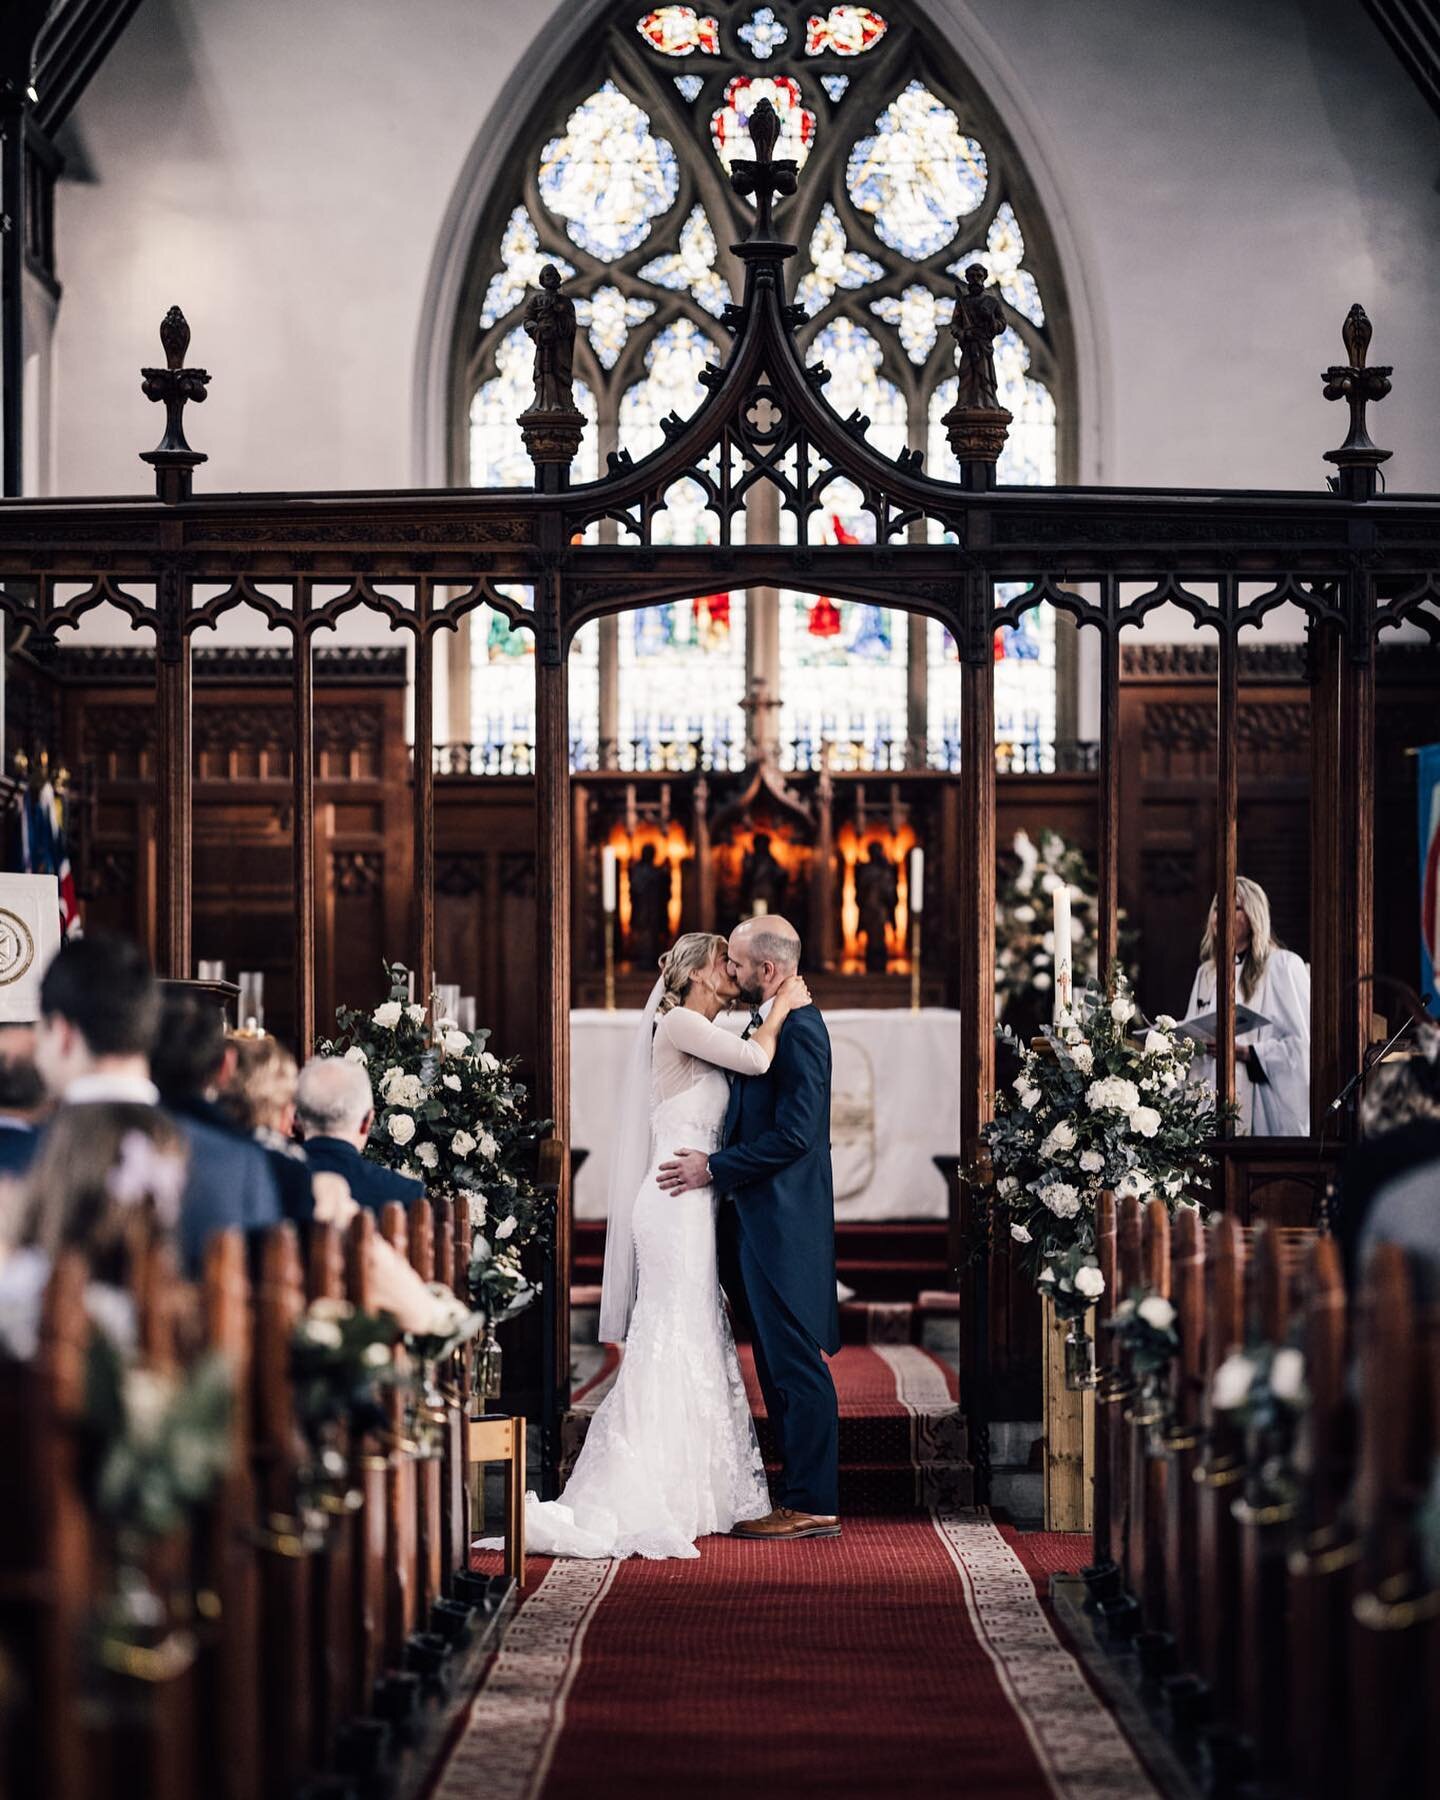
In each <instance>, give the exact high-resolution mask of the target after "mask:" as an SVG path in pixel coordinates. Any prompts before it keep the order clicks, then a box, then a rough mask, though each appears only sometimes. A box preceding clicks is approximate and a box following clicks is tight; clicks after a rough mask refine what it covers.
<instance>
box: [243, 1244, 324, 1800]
mask: <svg viewBox="0 0 1440 1800" xmlns="http://www.w3.org/2000/svg"><path fill="white" fill-rule="evenodd" d="M304 1306H305V1295H304V1287H303V1282H302V1276H301V1267H300V1248H299V1244H298V1242H297V1239H296V1236H295V1228H294V1226H293V1225H288V1224H286V1225H274V1226H272V1227H271V1228H270V1229H269V1230H268V1231H267V1232H266V1233H265V1236H264V1239H263V1242H262V1246H261V1260H260V1286H259V1291H258V1293H257V1295H256V1308H255V1456H256V1470H257V1479H258V1482H259V1488H260V1502H261V1509H262V1514H263V1521H264V1523H263V1528H262V1529H263V1545H264V1547H263V1550H262V1552H261V1559H260V1563H261V1590H260V1591H261V1620H262V1625H261V1635H262V1648H261V1658H260V1673H261V1700H262V1707H263V1721H264V1723H263V1726H262V1730H261V1739H260V1742H261V1751H262V1755H263V1758H264V1768H265V1792H266V1794H267V1795H268V1794H284V1793H288V1792H289V1790H290V1788H291V1787H293V1786H294V1785H295V1784H296V1783H297V1782H299V1780H300V1779H301V1777H302V1776H303V1775H305V1774H307V1773H308V1772H309V1770H310V1769H311V1767H312V1766H313V1763H314V1747H315V1718H316V1712H315V1691H314V1684H313V1670H314V1657H313V1654H312V1648H311V1646H312V1640H313V1614H312V1593H311V1586H312V1573H313V1569H312V1557H311V1555H310V1553H309V1550H308V1549H307V1547H306V1545H305V1542H304V1539H303V1536H302V1533H301V1529H300V1522H299V1521H298V1520H297V1519H296V1517H295V1512H294V1507H295V1491H296V1489H295V1477H296V1469H297V1465H298V1461H299V1458H300V1456H301V1454H302V1446H301V1440H300V1435H299V1432H298V1430H297V1428H296V1424H295V1405H294V1389H293V1385H292V1382H291V1376H290V1357H291V1344H292V1340H293V1338H294V1333H295V1326H296V1323H297V1321H298V1320H299V1318H300V1315H301V1313H302V1312H303V1311H304Z"/></svg>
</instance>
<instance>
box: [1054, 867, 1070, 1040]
mask: <svg viewBox="0 0 1440 1800" xmlns="http://www.w3.org/2000/svg"><path fill="white" fill-rule="evenodd" d="M1070 965H1071V944H1070V889H1069V888H1068V887H1067V886H1066V885H1065V883H1064V882H1063V881H1062V882H1061V884H1060V886H1059V887H1057V888H1056V890H1055V1017H1056V1019H1057V1020H1058V1019H1059V1017H1060V1015H1061V1013H1062V1012H1069V1010H1070V980H1071V976H1070Z"/></svg>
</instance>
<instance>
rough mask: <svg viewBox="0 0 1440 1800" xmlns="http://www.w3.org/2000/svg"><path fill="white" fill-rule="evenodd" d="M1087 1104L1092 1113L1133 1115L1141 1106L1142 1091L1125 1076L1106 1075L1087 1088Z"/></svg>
mask: <svg viewBox="0 0 1440 1800" xmlns="http://www.w3.org/2000/svg"><path fill="white" fill-rule="evenodd" d="M1085 1104H1086V1105H1087V1106H1088V1107H1089V1108H1090V1110H1091V1112H1123V1113H1133V1112H1134V1110H1135V1108H1136V1107H1137V1106H1138V1105H1139V1104H1140V1090H1139V1088H1137V1087H1136V1085H1135V1083H1134V1082H1133V1081H1127V1080H1126V1079H1125V1077H1124V1076H1123V1075H1106V1076H1105V1077H1104V1078H1103V1079H1102V1080H1100V1081H1092V1082H1091V1083H1090V1085H1089V1087H1088V1088H1086V1090H1085Z"/></svg>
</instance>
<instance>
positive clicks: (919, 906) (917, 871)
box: [910, 846, 925, 913]
mask: <svg viewBox="0 0 1440 1800" xmlns="http://www.w3.org/2000/svg"><path fill="white" fill-rule="evenodd" d="M924 910H925V852H924V851H923V850H921V849H920V848H919V847H918V846H917V847H916V848H915V849H914V850H912V851H911V852H910V911H911V912H912V913H921V912H923V911H924Z"/></svg>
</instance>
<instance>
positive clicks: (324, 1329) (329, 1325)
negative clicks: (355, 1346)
mask: <svg viewBox="0 0 1440 1800" xmlns="http://www.w3.org/2000/svg"><path fill="white" fill-rule="evenodd" d="M305 1335H306V1337H308V1338H309V1340H310V1342H311V1343H312V1344H319V1345H320V1346H321V1348H322V1349H325V1350H338V1349H339V1348H340V1346H341V1345H342V1344H343V1343H344V1342H345V1339H344V1338H343V1337H342V1336H341V1333H340V1327H339V1326H338V1325H337V1324H336V1323H335V1321H334V1320H333V1319H311V1320H309V1321H308V1323H307V1324H306V1326H305Z"/></svg>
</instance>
